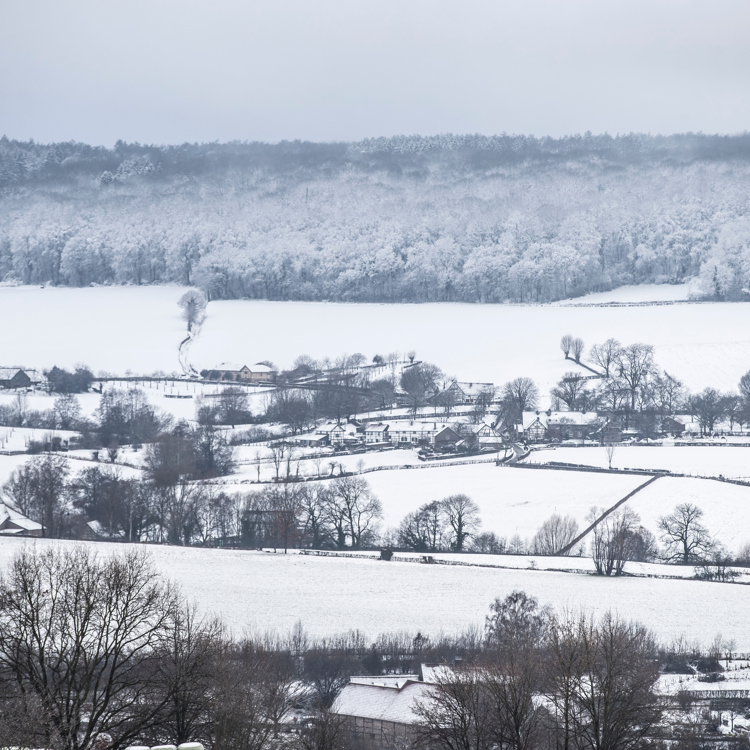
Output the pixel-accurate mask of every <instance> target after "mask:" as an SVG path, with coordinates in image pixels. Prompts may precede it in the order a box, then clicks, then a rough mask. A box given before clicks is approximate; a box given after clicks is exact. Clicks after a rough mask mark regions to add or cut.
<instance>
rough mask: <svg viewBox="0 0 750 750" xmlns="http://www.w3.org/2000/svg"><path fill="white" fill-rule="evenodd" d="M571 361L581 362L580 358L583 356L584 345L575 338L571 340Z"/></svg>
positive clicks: (581, 340) (580, 340)
mask: <svg viewBox="0 0 750 750" xmlns="http://www.w3.org/2000/svg"><path fill="white" fill-rule="evenodd" d="M572 348H573V359H574V360H575V361H576V362H580V361H581V357H582V356H583V350H584V343H583V339H580V338H575V339H573V347H572Z"/></svg>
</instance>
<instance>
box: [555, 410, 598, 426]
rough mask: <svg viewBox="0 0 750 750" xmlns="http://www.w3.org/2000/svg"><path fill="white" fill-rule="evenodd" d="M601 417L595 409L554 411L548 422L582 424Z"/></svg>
mask: <svg viewBox="0 0 750 750" xmlns="http://www.w3.org/2000/svg"><path fill="white" fill-rule="evenodd" d="M598 418H599V417H598V416H597V414H596V412H595V411H553V412H551V413H550V415H549V417H547V424H548V425H553V424H580V425H586V424H591V423H592V422H596V421H597V419H598Z"/></svg>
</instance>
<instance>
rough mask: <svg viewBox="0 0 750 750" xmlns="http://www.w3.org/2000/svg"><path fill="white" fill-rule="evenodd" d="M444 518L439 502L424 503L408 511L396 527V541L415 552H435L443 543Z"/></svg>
mask: <svg viewBox="0 0 750 750" xmlns="http://www.w3.org/2000/svg"><path fill="white" fill-rule="evenodd" d="M443 533H444V520H443V512H442V510H441V507H440V503H439V502H437V501H434V502H431V503H425V505H422V506H421V507H420V508H418V509H417V510H415V511H414V512H413V513H409V514H408V515H407V516H406V517H405V518H404V520H403V521H402V522H401V525H400V526H399V529H398V543H399V545H400V546H402V547H407V548H409V549H413V550H414V551H415V552H437V551H438V550H439V549H440V548H441V547H442V543H443Z"/></svg>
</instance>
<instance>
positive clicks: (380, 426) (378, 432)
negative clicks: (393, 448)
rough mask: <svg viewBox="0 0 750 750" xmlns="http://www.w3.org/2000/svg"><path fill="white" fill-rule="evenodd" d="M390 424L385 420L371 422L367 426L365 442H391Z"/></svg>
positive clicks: (377, 443) (372, 443) (373, 443)
mask: <svg viewBox="0 0 750 750" xmlns="http://www.w3.org/2000/svg"><path fill="white" fill-rule="evenodd" d="M389 430H390V425H388V424H386V423H385V422H370V424H368V425H366V426H365V443H367V445H379V444H382V443H390V442H391V436H390V433H389Z"/></svg>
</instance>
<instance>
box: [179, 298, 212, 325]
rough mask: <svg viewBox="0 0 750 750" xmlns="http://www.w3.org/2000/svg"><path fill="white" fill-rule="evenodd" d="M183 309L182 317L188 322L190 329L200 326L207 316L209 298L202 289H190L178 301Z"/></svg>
mask: <svg viewBox="0 0 750 750" xmlns="http://www.w3.org/2000/svg"><path fill="white" fill-rule="evenodd" d="M177 304H178V305H179V307H180V309H181V310H182V319H183V320H184V321H185V322H186V323H187V329H188V331H192V330H193V329H194V328H199V327H200V325H201V324H202V323H203V320H204V319H205V317H206V307H207V305H208V300H207V299H206V295H205V294H203V292H202V291H200V289H189V290H188V291H187V292H185V294H183V295H182V297H180V299H179V300H178V301H177Z"/></svg>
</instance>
